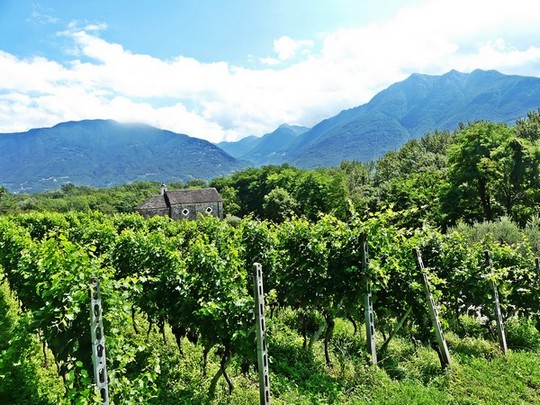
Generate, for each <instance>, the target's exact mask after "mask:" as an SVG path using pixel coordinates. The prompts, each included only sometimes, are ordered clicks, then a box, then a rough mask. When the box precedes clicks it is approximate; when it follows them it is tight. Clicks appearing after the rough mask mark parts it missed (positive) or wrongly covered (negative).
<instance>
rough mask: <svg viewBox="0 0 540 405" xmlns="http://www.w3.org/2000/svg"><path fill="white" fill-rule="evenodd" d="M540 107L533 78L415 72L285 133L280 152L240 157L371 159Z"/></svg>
mask: <svg viewBox="0 0 540 405" xmlns="http://www.w3.org/2000/svg"><path fill="white" fill-rule="evenodd" d="M539 107H540V79H539V78H536V77H523V76H508V75H504V74H502V73H499V72H497V71H482V70H475V71H473V72H472V73H460V72H457V71H455V70H452V71H450V72H448V73H446V74H444V75H442V76H430V75H423V74H413V75H411V76H410V77H409V78H407V79H406V80H404V81H402V82H399V83H395V84H393V85H391V86H390V87H388V88H387V89H386V90H383V91H382V92H380V93H379V94H377V95H376V96H375V97H373V99H372V100H371V101H369V102H368V103H367V104H364V105H361V106H359V107H356V108H352V109H349V110H345V111H342V112H341V113H339V114H338V115H336V116H334V117H331V118H328V119H325V120H323V121H322V122H320V123H319V124H317V125H315V126H314V127H313V128H312V129H311V130H309V131H306V132H304V133H303V134H300V135H299V136H297V137H295V138H294V139H292V140H291V138H290V137H289V136H283V138H282V142H281V146H280V148H279V153H277V152H276V149H278V148H277V147H274V149H273V150H270V151H269V153H267V154H266V155H264V154H263V155H255V154H253V156H250V155H249V154H246V155H244V156H242V157H243V158H244V159H247V160H250V161H252V162H253V163H257V164H260V162H272V163H284V162H287V163H291V164H293V165H295V166H300V167H305V168H313V167H318V166H332V165H338V164H339V163H340V162H341V161H343V160H359V161H370V160H375V159H377V158H379V157H380V156H381V155H383V154H384V153H385V152H387V151H390V150H395V149H397V148H399V147H400V146H401V145H402V144H403V143H405V142H406V141H408V140H409V139H411V138H418V137H420V136H422V135H424V134H425V133H427V132H433V131H435V130H453V129H455V128H457V126H458V125H459V123H467V122H470V121H475V120H488V121H495V122H506V123H510V124H513V123H514V122H515V121H516V119H518V118H521V117H524V116H525V115H526V114H527V112H529V111H531V110H536V109H537V108H539ZM274 141H275V142H276V143H278V144H280V142H279V141H278V140H274ZM263 152H264V151H261V153H263Z"/></svg>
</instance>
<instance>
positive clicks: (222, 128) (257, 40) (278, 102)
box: [0, 0, 540, 142]
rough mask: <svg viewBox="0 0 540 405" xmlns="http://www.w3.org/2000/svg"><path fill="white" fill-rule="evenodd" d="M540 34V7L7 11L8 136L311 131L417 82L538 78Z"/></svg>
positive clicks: (305, 3)
mask: <svg viewBox="0 0 540 405" xmlns="http://www.w3.org/2000/svg"><path fill="white" fill-rule="evenodd" d="M539 27H540V2H538V0H513V1H508V0H453V1H449V0H409V1H400V0H249V1H248V0H228V1H224V0H190V1H188V0H77V1H74V0H0V133H6V132H22V131H27V130H29V129H31V128H40V127H50V126H53V125H56V124H58V123H60V122H65V121H76V120H83V119H115V120H117V121H121V122H141V123H146V124H149V125H153V126H156V127H158V128H162V129H168V130H171V131H174V132H179V133H185V134H188V135H190V136H194V137H197V138H202V139H206V140H209V141H211V142H219V141H224V140H226V141H236V140H238V139H241V138H242V137H244V136H247V135H257V136H261V135H263V134H265V133H269V132H272V131H273V130H274V129H276V128H277V127H278V126H279V125H281V124H283V123H287V124H290V125H304V126H308V127H311V126H313V125H315V124H317V123H318V122H320V121H321V120H323V119H325V118H329V117H331V116H333V115H335V114H337V113H339V112H340V111H342V110H344V109H348V108H353V107H356V106H359V105H362V104H364V103H366V102H368V101H369V100H370V99H371V98H372V97H373V96H374V95H375V94H377V93H378V92H380V91H381V90H383V89H385V88H387V87H388V86H390V85H391V84H393V83H395V82H398V81H401V80H404V79H406V78H407V77H408V76H409V75H411V74H412V73H422V74H430V75H440V74H444V73H446V72H448V71H449V70H451V69H456V70H458V71H461V72H471V71H473V70H475V69H496V70H499V71H500V72H502V73H505V74H518V75H525V76H535V77H540V28H539Z"/></svg>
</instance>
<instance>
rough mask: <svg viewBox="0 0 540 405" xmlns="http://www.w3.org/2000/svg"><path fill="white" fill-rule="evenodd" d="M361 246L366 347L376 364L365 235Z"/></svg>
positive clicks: (373, 320)
mask: <svg viewBox="0 0 540 405" xmlns="http://www.w3.org/2000/svg"><path fill="white" fill-rule="evenodd" d="M360 245H361V266H360V270H361V271H362V274H363V280H364V286H365V289H366V291H365V294H364V319H365V324H366V345H367V350H368V353H369V355H370V357H371V362H372V363H373V364H377V346H376V345H375V316H374V312H373V295H372V292H371V279H370V278H369V276H368V274H367V270H368V262H369V252H368V243H367V238H366V234H364V233H363V234H362V235H361V236H360Z"/></svg>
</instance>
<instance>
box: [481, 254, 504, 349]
mask: <svg viewBox="0 0 540 405" xmlns="http://www.w3.org/2000/svg"><path fill="white" fill-rule="evenodd" d="M484 254H485V256H486V267H487V272H488V274H490V275H493V260H492V259H491V252H490V251H489V250H486V251H485V252H484ZM490 284H491V289H492V290H493V309H494V311H495V319H496V321H497V336H498V338H499V346H500V347H501V350H502V352H503V354H506V352H507V351H508V346H507V345H506V335H505V333H504V323H503V318H502V313H501V302H500V300H499V289H498V288H497V284H496V283H495V281H493V278H491V281H490Z"/></svg>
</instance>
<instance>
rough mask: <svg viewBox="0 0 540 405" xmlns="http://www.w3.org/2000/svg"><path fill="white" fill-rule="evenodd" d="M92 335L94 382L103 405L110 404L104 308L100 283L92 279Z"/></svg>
mask: <svg viewBox="0 0 540 405" xmlns="http://www.w3.org/2000/svg"><path fill="white" fill-rule="evenodd" d="M90 284H91V285H90V334H91V337H92V363H93V365H94V381H95V384H96V387H97V389H98V392H99V394H100V396H101V401H102V403H103V404H105V405H108V404H109V381H108V377H107V362H106V356H105V333H104V331H103V308H102V306H101V296H100V292H99V281H98V280H97V278H94V279H92V281H91V283H90Z"/></svg>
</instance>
